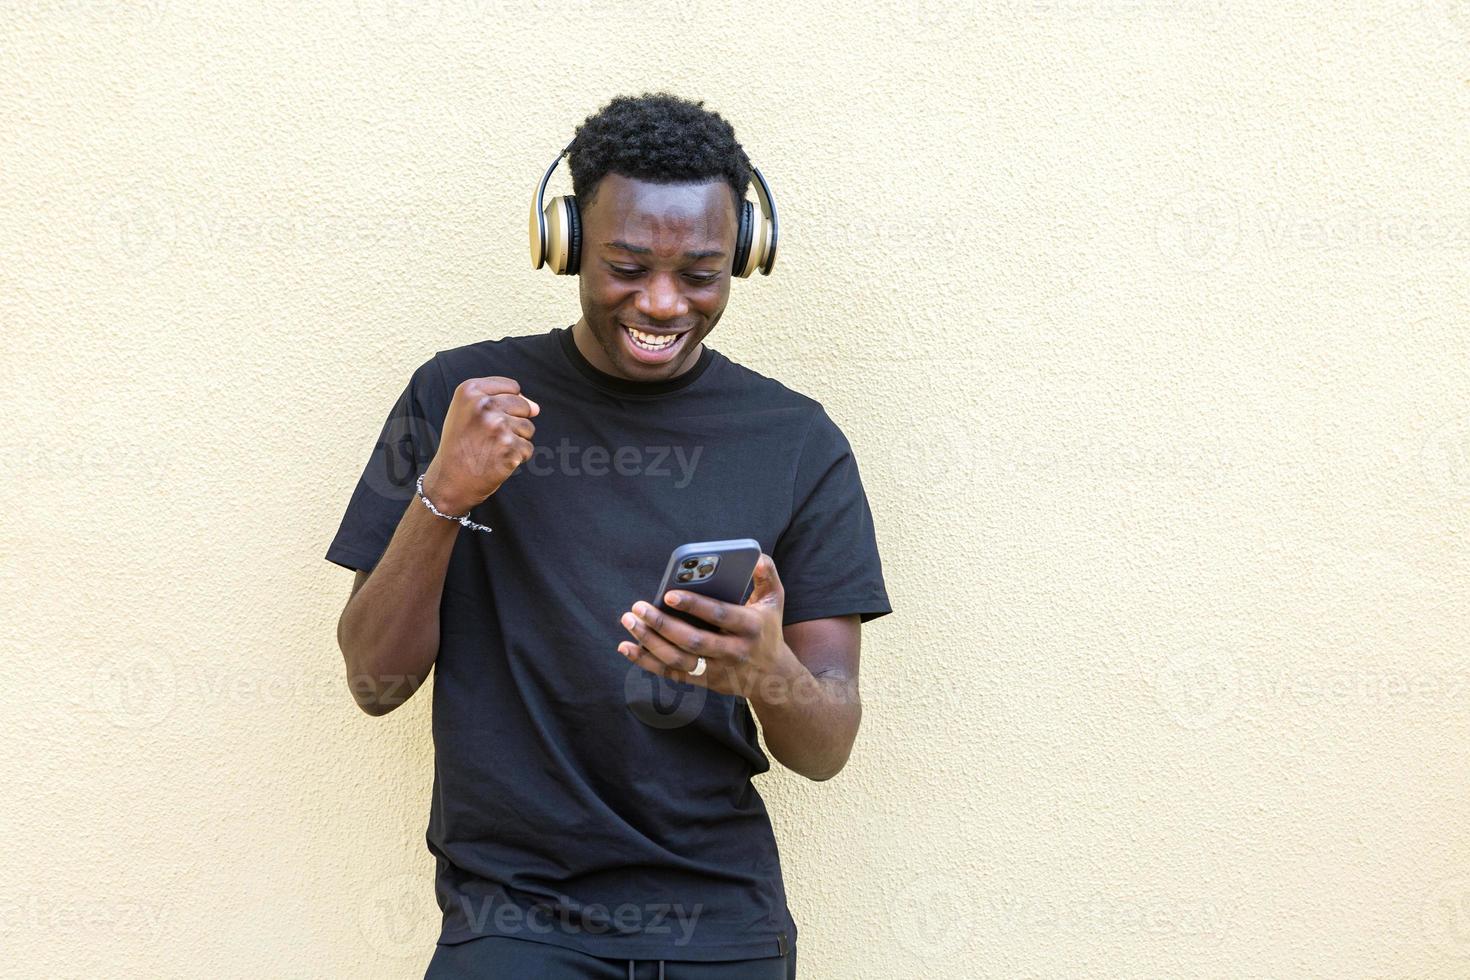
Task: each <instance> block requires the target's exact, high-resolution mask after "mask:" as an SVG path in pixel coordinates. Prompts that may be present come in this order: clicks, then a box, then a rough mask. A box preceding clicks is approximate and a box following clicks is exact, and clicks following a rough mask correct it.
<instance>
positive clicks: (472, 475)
mask: <svg viewBox="0 0 1470 980" xmlns="http://www.w3.org/2000/svg"><path fill="white" fill-rule="evenodd" d="M540 412H541V406H539V405H537V404H536V403H535V402H533V401H531V399H529V398H527V397H526V396H525V395H522V394H521V386H520V385H519V384H517V383H516V382H515V381H514V380H513V379H511V378H501V377H494V376H492V377H488V378H468V379H466V380H465V381H462V382H460V385H459V387H458V388H455V389H454V395H453V396H452V397H451V398H450V400H449V411H448V412H446V413H445V415H444V431H443V432H441V433H440V435H439V448H438V450H437V451H436V452H435V453H434V459H433V460H432V461H431V462H430V463H429V468H428V470H426V471H425V473H424V496H426V497H428V498H429V500H430V501H432V502H433V504H434V506H435V507H437V508H439V510H441V511H443V512H444V513H446V514H452V515H454V516H456V517H458V516H459V515H461V514H468V513H469V512H470V508H472V507H474V506H476V505H477V504H479V503H480V502H481V501H483V500H484V499H485V498H486V497H489V496H490V495H491V494H492V493H494V492H495V491H496V490H498V489H500V485H501V484H502V483H504V482H505V481H506V479H508V478H509V477H510V475H511V474H512V473H514V472H515V471H516V467H518V466H520V465H521V464H522V463H524V462H525V461H526V460H528V459H530V458H531V454H532V453H533V452H535V447H534V446H533V445H532V444H531V437H532V436H533V435H535V434H536V426H535V425H534V424H532V422H531V419H532V418H534V417H535V416H536V415H538V414H539V413H540Z"/></svg>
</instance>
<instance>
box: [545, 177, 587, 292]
mask: <svg viewBox="0 0 1470 980" xmlns="http://www.w3.org/2000/svg"><path fill="white" fill-rule="evenodd" d="M546 241H547V244H546V264H547V265H549V266H551V271H552V272H555V273H556V274H557V275H559V276H575V275H576V274H577V271H578V269H579V267H580V266H581V264H582V214H581V212H580V211H578V210H577V199H576V197H575V196H573V195H570V194H567V195H564V196H561V197H553V198H552V199H551V203H550V204H548V205H546Z"/></svg>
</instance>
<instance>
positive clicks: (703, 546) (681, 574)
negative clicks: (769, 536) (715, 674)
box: [654, 538, 761, 629]
mask: <svg viewBox="0 0 1470 980" xmlns="http://www.w3.org/2000/svg"><path fill="white" fill-rule="evenodd" d="M760 557H761V546H760V542H759V541H756V540H755V539H754V538H734V539H732V540H729V541H696V542H693V543H692V544H681V545H680V546H679V547H677V548H675V549H674V553H673V554H671V555H669V564H668V567H667V568H665V569H664V577H663V581H662V582H660V583H659V587H658V591H657V592H655V593H654V595H656V596H657V597H658V601H657V603H656V605H657V606H658V608H659V609H662V610H663V611H664V612H666V613H668V614H669V615H670V616H677V617H679V618H680V619H682V620H684V621H685V622H686V623H692V624H693V625H695V626H698V627H700V628H701V629H714V628H715V627H714V626H713V625H712V624H710V623H708V622H706V621H704V620H702V619H700V618H699V617H697V616H691V615H689V614H688V613H685V612H684V611H682V610H679V609H673V608H670V607H669V606H668V605H667V604H665V602H664V594H665V593H667V592H669V591H670V590H672V589H681V590H683V591H685V592H694V593H696V594H698V595H704V596H709V597H710V598H711V599H718V600H720V601H721V602H731V603H735V604H736V605H739V604H741V603H743V602H744V601H745V593H746V591H747V590H748V589H749V588H750V580H751V578H752V577H753V576H754V575H755V565H756V562H758V561H760Z"/></svg>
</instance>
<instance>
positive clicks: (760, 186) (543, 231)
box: [528, 140, 780, 279]
mask: <svg viewBox="0 0 1470 980" xmlns="http://www.w3.org/2000/svg"><path fill="white" fill-rule="evenodd" d="M572 142H576V141H575V140H573V141H572ZM571 149H572V143H568V144H567V145H566V146H565V147H564V148H563V149H562V151H561V153H559V154H558V155H557V157H556V159H555V160H553V161H551V166H549V167H547V168H546V173H544V174H542V175H541V182H540V183H538V184H537V185H536V193H535V194H534V195H533V196H532V198H531V221H530V227H529V229H528V230H529V232H530V243H531V268H533V269H539V268H541V267H542V266H543V265H546V264H547V263H548V262H549V263H551V271H553V272H555V273H556V274H558V275H576V274H577V273H578V271H579V269H578V267H579V266H580V265H581V252H582V221H581V214H580V212H579V211H578V209H577V199H576V197H575V196H573V195H571V194H567V195H563V196H559V197H554V198H552V199H551V202H550V203H549V204H544V205H543V203H542V202H543V201H544V200H545V195H546V185H547V184H548V183H549V182H550V181H551V174H552V172H553V171H554V170H556V165H557V164H558V163H561V159H562V157H564V156H566V155H567V154H568V153H569V152H571ZM750 171H751V175H752V176H753V177H755V181H754V183H755V194H756V199H757V201H758V202H759V205H760V210H759V213H758V214H757V212H756V209H755V208H752V207H751V206H750V201H749V200H748V199H742V200H741V202H740V204H739V206H737V208H736V213H735V218H736V222H737V227H736V229H735V257H734V260H733V261H732V263H731V269H732V272H733V274H734V275H736V276H739V277H740V278H742V279H744V278H748V277H749V276H750V274H751V273H752V272H754V271H755V270H756V269H759V270H760V272H761V275H763V276H768V275H770V274H771V270H772V269H773V268H775V265H776V245H777V242H778V238H779V231H780V225H779V223H778V221H777V218H776V202H775V198H774V197H773V196H772V194H771V187H770V185H769V184H767V183H766V178H765V176H764V175H762V174H761V172H760V168H759V167H757V166H755V164H751V166H750Z"/></svg>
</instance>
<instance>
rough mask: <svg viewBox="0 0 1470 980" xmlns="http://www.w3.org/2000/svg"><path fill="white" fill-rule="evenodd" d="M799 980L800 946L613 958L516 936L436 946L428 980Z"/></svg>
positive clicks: (484, 938)
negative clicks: (716, 957)
mask: <svg viewBox="0 0 1470 980" xmlns="http://www.w3.org/2000/svg"><path fill="white" fill-rule="evenodd" d="M532 978H534V980H629V978H632V980H796V947H795V946H792V947H791V949H790V950H788V951H787V953H786V955H785V956H767V957H763V958H761V959H755V960H723V961H719V962H712V963H705V962H700V961H696V960H609V959H603V958H602V957H599V956H588V955H587V954H586V953H579V952H577V951H576V950H572V949H565V948H563V947H561V946H553V945H552V944H551V943H538V942H536V941H534V940H530V939H518V938H516V937H515V936H481V937H480V938H478V939H471V940H470V941H469V942H464V943H455V944H454V945H453V946H435V947H434V956H433V959H431V960H429V970H428V972H427V973H425V974H424V980H532Z"/></svg>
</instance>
